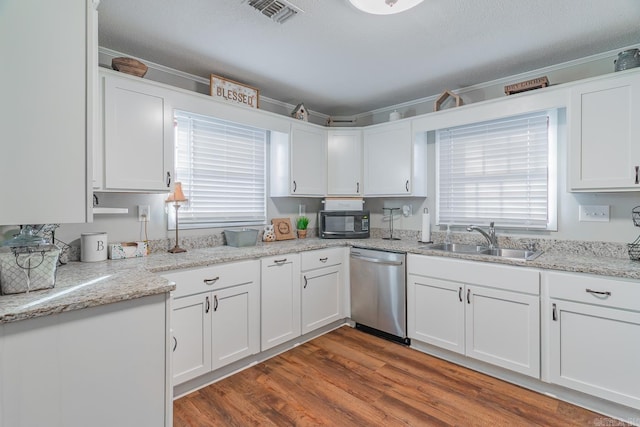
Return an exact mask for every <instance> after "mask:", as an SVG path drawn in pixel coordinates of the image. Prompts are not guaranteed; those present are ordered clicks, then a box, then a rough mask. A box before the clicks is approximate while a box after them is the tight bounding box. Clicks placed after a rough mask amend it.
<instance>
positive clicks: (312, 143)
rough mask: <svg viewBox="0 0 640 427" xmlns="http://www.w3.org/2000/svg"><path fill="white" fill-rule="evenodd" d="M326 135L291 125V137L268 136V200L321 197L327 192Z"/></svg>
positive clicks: (310, 127)
mask: <svg viewBox="0 0 640 427" xmlns="http://www.w3.org/2000/svg"><path fill="white" fill-rule="evenodd" d="M326 145H327V131H326V130H325V129H323V128H321V127H320V126H316V125H313V124H308V123H302V122H301V123H298V122H295V123H292V124H291V133H290V134H289V135H287V134H285V133H279V132H272V133H271V140H270V147H271V155H270V162H271V167H270V173H271V176H270V196H271V197H287V196H300V197H323V196H324V195H325V194H326V192H327V150H326Z"/></svg>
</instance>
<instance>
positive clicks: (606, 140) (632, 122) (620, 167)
mask: <svg viewBox="0 0 640 427" xmlns="http://www.w3.org/2000/svg"><path fill="white" fill-rule="evenodd" d="M571 108H572V110H571V111H570V115H569V117H570V121H569V125H570V129H571V136H570V137H571V140H570V144H571V145H570V147H571V150H570V156H569V162H570V179H571V183H570V184H571V189H572V190H595V189H597V190H601V191H621V190H636V191H639V190H640V184H639V182H640V181H639V178H638V175H637V173H638V172H637V171H636V168H638V167H640V144H639V143H638V135H640V122H639V121H638V117H640V74H638V73H635V74H631V75H629V76H625V77H614V78H607V79H603V80H599V81H595V82H591V83H587V84H584V85H579V86H577V87H575V88H574V89H573V92H572V101H571Z"/></svg>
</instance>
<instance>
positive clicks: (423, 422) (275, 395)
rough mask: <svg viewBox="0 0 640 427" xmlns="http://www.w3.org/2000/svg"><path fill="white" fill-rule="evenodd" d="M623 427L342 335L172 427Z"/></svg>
mask: <svg viewBox="0 0 640 427" xmlns="http://www.w3.org/2000/svg"><path fill="white" fill-rule="evenodd" d="M320 425H325V426H452V425H455V426H586V425H616V426H617V425H623V424H622V423H619V422H618V421H614V420H608V419H606V418H605V417H603V416H602V415H600V414H596V413H594V412H590V411H587V410H585V409H582V408H579V407H576V406H573V405H570V404H568V403H564V402H561V401H559V400H556V399H553V398H550V397H548V396H544V395H541V394H538V393H535V392H532V391H529V390H526V389H523V388H521V387H518V386H515V385H512V384H509V383H506V382H503V381H500V380H497V379H494V378H491V377H489V376H487V375H484V374H480V373H478V372H475V371H472V370H469V369H466V368H462V367H459V366H457V365H454V364H452V363H449V362H445V361H443V360H440V359H437V358H434V357H431V356H428V355H426V354H423V353H420V352H418V351H416V350H412V349H410V348H407V347H404V346H401V345H399V344H396V343H392V342H389V341H386V340H382V339H380V338H377V337H374V336H371V335H368V334H365V333H363V332H360V331H357V330H355V329H352V328H350V327H342V328H340V329H337V330H335V331H332V332H330V333H328V334H326V335H323V336H321V337H319V338H316V339H314V340H313V341H310V342H308V343H306V344H303V345H301V346H299V347H296V348H294V349H292V350H290V351H288V352H286V353H284V354H281V355H279V356H276V357H274V358H272V359H270V360H267V361H266V362H263V363H260V364H258V365H256V366H254V367H252V368H249V369H246V370H244V371H242V372H240V373H238V374H235V375H233V376H231V377H229V378H226V379H224V380H222V381H219V382H217V383H215V384H212V385H210V386H208V387H205V388H203V389H201V390H199V391H196V392H194V393H191V394H189V395H187V396H185V397H183V398H181V399H178V400H176V401H175V402H174V426H175V427H183V426H197V427H207V426H320Z"/></svg>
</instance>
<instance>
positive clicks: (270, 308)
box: [260, 254, 300, 351]
mask: <svg viewBox="0 0 640 427" xmlns="http://www.w3.org/2000/svg"><path fill="white" fill-rule="evenodd" d="M261 262H262V283H261V285H262V288H261V310H260V314H261V319H262V321H261V333H262V336H261V344H262V345H261V348H262V351H264V350H267V349H270V348H271V347H274V346H276V345H278V344H282V343H284V342H286V341H289V340H291V339H293V338H296V337H298V336H300V257H299V255H297V254H286V255H282V256H278V257H270V258H264V259H262V260H261Z"/></svg>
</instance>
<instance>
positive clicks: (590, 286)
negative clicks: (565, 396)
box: [543, 272, 640, 409]
mask: <svg viewBox="0 0 640 427" xmlns="http://www.w3.org/2000/svg"><path fill="white" fill-rule="evenodd" d="M543 283H544V284H545V286H548V294H549V297H550V299H549V301H548V302H547V307H545V313H546V314H545V316H544V318H543V319H544V320H543V325H546V328H545V330H546V334H545V337H546V339H545V340H544V343H545V346H546V347H547V354H548V357H549V363H548V366H549V373H548V380H549V381H550V382H552V383H555V384H560V385H562V386H565V387H569V388H572V389H574V390H578V391H581V392H583V393H588V394H591V395H594V396H598V397H601V398H604V399H608V400H611V401H613V402H617V403H620V404H623V405H626V406H630V407H632V408H635V409H640V387H638V384H640V370H639V369H638V360H640V344H639V343H640V289H639V288H638V284H637V281H626V280H614V279H608V278H604V277H598V276H592V275H586V274H575V273H558V272H545V273H543Z"/></svg>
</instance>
